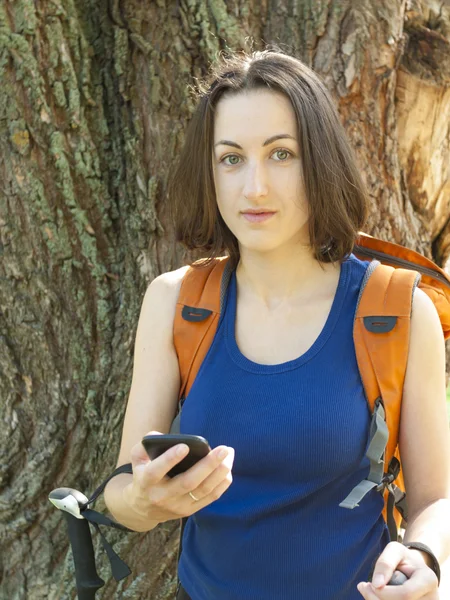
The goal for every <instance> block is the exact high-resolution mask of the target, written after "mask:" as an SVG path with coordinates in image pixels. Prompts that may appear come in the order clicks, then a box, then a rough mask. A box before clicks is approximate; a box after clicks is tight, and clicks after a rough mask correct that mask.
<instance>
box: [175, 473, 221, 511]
mask: <svg viewBox="0 0 450 600" xmlns="http://www.w3.org/2000/svg"><path fill="white" fill-rule="evenodd" d="M231 482H232V478H231V476H230V477H229V478H228V477H227V478H225V479H224V480H222V481H221V482H220V483H219V485H217V486H216V487H215V488H214V489H213V490H212V491H211V492H210V493H209V494H207V495H206V496H204V497H203V498H199V501H196V500H193V499H192V497H191V496H189V494H187V496H186V497H187V500H188V501H189V503H190V504H191V507H190V508H191V510H192V512H197V511H198V510H200V509H202V508H205V506H208V505H209V504H211V503H212V502H215V501H216V500H218V499H219V498H220V497H221V496H222V494H224V492H226V491H227V489H228V488H229V487H230V485H231ZM194 496H195V497H196V498H197V497H198V496H197V495H196V494H194Z"/></svg>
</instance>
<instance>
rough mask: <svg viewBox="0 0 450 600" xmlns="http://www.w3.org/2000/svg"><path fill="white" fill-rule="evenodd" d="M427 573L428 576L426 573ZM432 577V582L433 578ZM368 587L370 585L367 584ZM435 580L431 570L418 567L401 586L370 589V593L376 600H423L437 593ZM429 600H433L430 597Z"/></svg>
mask: <svg viewBox="0 0 450 600" xmlns="http://www.w3.org/2000/svg"><path fill="white" fill-rule="evenodd" d="M427 571H429V572H430V574H431V576H430V574H429V573H428V572H427ZM432 576H434V580H433V577H432ZM368 585H369V586H370V585H372V584H368ZM436 585H437V578H436V576H435V575H434V573H433V571H432V570H431V569H428V568H427V567H419V568H418V569H415V570H414V572H413V573H412V574H411V577H410V578H409V579H408V580H407V581H406V582H405V583H404V584H402V585H401V586H391V585H386V586H385V587H383V588H382V589H376V588H372V593H374V594H375V597H376V598H377V599H378V600H399V598H408V600H419V599H420V600H424V599H425V598H428V596H429V595H430V594H433V593H434V592H436V591H437V587H436ZM431 600H434V598H433V596H432V595H431Z"/></svg>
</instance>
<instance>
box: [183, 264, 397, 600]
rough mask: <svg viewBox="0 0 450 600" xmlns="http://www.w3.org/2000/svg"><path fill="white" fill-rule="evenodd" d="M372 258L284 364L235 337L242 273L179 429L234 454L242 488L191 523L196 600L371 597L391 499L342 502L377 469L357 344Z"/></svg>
mask: <svg viewBox="0 0 450 600" xmlns="http://www.w3.org/2000/svg"><path fill="white" fill-rule="evenodd" d="M368 264H369V263H368V262H367V261H360V260H359V259H357V258H356V257H355V256H354V255H351V256H350V257H349V258H348V259H347V260H345V261H344V262H343V263H342V265H341V272H340V277H339V284H338V287H337V290H336V295H335V298H334V301H333V304H332V308H331V311H330V313H329V315H328V318H327V321H326V323H325V326H324V327H323V330H322V332H321V333H320V335H319V336H318V338H317V339H316V341H315V342H314V343H313V345H312V346H311V347H310V348H309V350H307V352H305V353H304V354H303V355H302V356H299V357H298V358H296V359H295V360H291V361H288V362H285V363H282V364H277V365H262V364H258V363H255V362H253V361H251V360H249V359H248V358H246V357H245V356H244V355H243V354H242V353H241V352H240V350H239V348H238V346H237V344H236V338H235V322H236V273H235V272H233V273H232V275H231V279H230V284H229V287H228V291H227V297H226V303H225V306H224V310H223V312H222V316H221V319H220V323H219V326H218V329H217V333H216V335H215V338H214V340H213V343H212V345H211V347H210V349H209V352H208V354H207V356H206V358H205V360H204V362H203V364H202V366H201V368H200V371H199V373H198V375H197V378H196V380H195V382H194V384H193V386H192V388H191V391H190V393H189V395H188V397H187V399H186V401H185V403H184V406H183V410H182V414H181V421H180V431H181V433H191V434H196V435H201V436H203V437H205V438H206V439H207V440H208V441H209V443H210V445H211V447H212V448H214V447H216V446H218V445H220V444H225V445H227V446H232V447H233V448H234V449H235V459H234V465H233V471H232V474H233V482H232V484H231V486H230V487H229V488H228V489H227V490H226V492H225V493H224V494H223V495H222V496H221V497H220V498H219V499H218V500H216V501H214V502H213V503H212V504H210V505H209V506H206V507H205V508H203V509H201V510H199V511H198V512H196V513H195V514H193V515H192V516H191V517H189V519H188V521H187V524H186V528H185V531H184V536H183V551H182V554H181V557H180V562H179V567H178V569H179V570H178V574H179V578H180V581H181V583H182V585H183V587H184V589H185V590H186V592H187V593H188V594H189V596H190V597H191V598H192V600H278V599H280V600H360V599H361V595H360V594H359V592H358V590H357V589H356V585H357V584H358V583H359V582H360V581H366V580H367V576H368V574H369V571H370V568H371V566H372V564H373V562H374V560H375V559H376V557H377V556H378V554H379V553H380V552H381V551H382V549H383V548H384V547H385V545H386V544H387V543H388V542H389V533H388V530H387V527H386V525H385V522H384V519H383V517H382V514H381V513H382V509H383V498H382V496H381V495H380V494H379V493H377V492H376V491H372V492H370V493H369V494H368V495H367V496H366V497H365V498H364V499H363V500H362V501H361V504H360V506H359V507H357V508H355V509H353V510H349V509H345V508H340V507H339V503H340V502H341V501H342V500H344V498H345V497H346V496H347V494H348V493H349V492H350V491H351V490H352V489H353V487H354V486H355V485H356V484H357V483H359V482H360V481H361V480H363V479H365V478H366V477H367V475H368V473H369V461H368V459H367V458H366V457H365V452H366V449H367V444H368V436H369V424H370V411H369V408H368V406H367V402H366V399H365V395H364V390H363V386H362V382H361V378H360V375H359V371H358V367H357V362H356V355H355V349H354V344H353V319H354V315H355V310H356V305H357V299H358V294H359V290H360V286H361V282H362V279H363V277H364V273H365V271H366V268H367V266H368Z"/></svg>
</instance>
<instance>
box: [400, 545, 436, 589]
mask: <svg viewBox="0 0 450 600" xmlns="http://www.w3.org/2000/svg"><path fill="white" fill-rule="evenodd" d="M403 545H404V546H406V548H411V550H421V551H422V552H425V553H426V554H428V556H429V557H430V558H431V562H432V564H431V566H430V569H431V570H432V571H433V572H434V573H435V575H436V577H437V579H438V585H439V584H440V583H441V568H440V566H439V562H438V559H437V558H436V557H435V555H434V554H433V552H432V551H431V549H430V548H429V547H428V546H426V545H425V544H422V543H421V542H409V543H407V544H403Z"/></svg>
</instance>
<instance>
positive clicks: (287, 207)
mask: <svg viewBox="0 0 450 600" xmlns="http://www.w3.org/2000/svg"><path fill="white" fill-rule="evenodd" d="M280 134H283V136H282V138H279V139H276V140H270V138H273V137H274V136H277V135H280ZM285 136H291V137H285ZM238 146H239V147H238ZM212 161H213V162H212V164H213V172H214V182H215V189H216V197H217V204H218V208H219V211H220V214H221V216H222V218H223V220H224V221H225V223H226V224H227V226H228V227H229V229H230V230H231V232H232V233H233V234H234V235H235V236H236V238H237V239H238V242H239V247H240V250H241V253H242V252H243V251H244V252H245V251H257V252H268V251H273V250H275V249H279V248H281V247H283V248H285V249H286V250H288V251H289V250H290V249H293V247H294V246H295V245H297V244H302V245H304V244H308V243H309V235H308V207H307V202H306V198H305V193H304V188H303V183H302V165H301V160H300V147H299V141H298V134H297V122H296V118H295V113H294V110H293V108H292V105H291V103H290V101H289V100H288V99H287V98H286V97H285V96H284V95H283V94H281V93H279V92H274V91H271V90H256V91H251V92H245V93H241V94H239V95H237V96H234V97H232V96H230V97H223V98H221V99H220V100H219V102H218V104H217V107H216V116H215V123H214V149H213V156H212ZM264 209H265V210H267V211H270V212H271V213H272V214H271V216H269V217H268V218H266V217H264V216H259V217H258V216H256V215H253V217H251V216H248V215H247V216H246V215H245V214H244V212H245V211H248V210H257V211H262V210H264Z"/></svg>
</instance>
